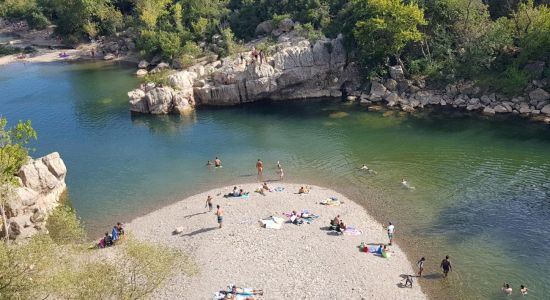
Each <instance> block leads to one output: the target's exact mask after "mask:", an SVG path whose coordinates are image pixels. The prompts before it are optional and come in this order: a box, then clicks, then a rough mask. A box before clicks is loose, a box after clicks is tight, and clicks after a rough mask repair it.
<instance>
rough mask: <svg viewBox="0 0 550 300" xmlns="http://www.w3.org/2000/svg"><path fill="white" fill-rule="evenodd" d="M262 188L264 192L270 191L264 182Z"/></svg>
mask: <svg viewBox="0 0 550 300" xmlns="http://www.w3.org/2000/svg"><path fill="white" fill-rule="evenodd" d="M262 188H263V189H264V190H266V191H270V192H271V189H270V188H269V186H267V182H264V184H262Z"/></svg>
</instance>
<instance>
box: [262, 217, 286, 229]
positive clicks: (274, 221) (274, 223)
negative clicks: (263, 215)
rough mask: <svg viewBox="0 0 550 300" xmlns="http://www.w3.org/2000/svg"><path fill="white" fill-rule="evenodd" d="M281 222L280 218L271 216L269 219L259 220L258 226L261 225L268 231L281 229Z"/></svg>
mask: <svg viewBox="0 0 550 300" xmlns="http://www.w3.org/2000/svg"><path fill="white" fill-rule="evenodd" d="M283 222H284V220H283V219H282V218H279V217H273V216H271V217H269V218H268V219H263V220H260V224H261V225H262V227H264V228H268V229H281V227H282V226H283Z"/></svg>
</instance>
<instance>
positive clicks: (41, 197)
mask: <svg viewBox="0 0 550 300" xmlns="http://www.w3.org/2000/svg"><path fill="white" fill-rule="evenodd" d="M66 174H67V168H66V167H65V163H64V162H63V160H62V159H61V157H60V156H59V153H57V152H54V153H51V154H48V155H46V156H44V157H41V158H37V159H29V161H28V162H27V163H25V164H24V165H23V166H22V167H21V169H20V170H19V172H18V174H17V177H19V179H20V186H19V187H16V188H15V193H14V194H15V195H16V197H14V198H13V199H11V201H9V202H8V203H7V205H6V215H7V217H8V219H7V223H8V224H9V226H8V227H9V229H8V231H9V236H10V238H11V239H24V238H28V237H30V236H32V235H33V234H35V233H37V232H41V231H44V230H46V229H45V222H46V219H47V217H48V214H49V213H50V212H51V211H52V210H53V209H54V208H55V207H56V206H57V205H58V203H59V199H60V197H61V195H62V193H63V192H65V190H66V184H65V175H66ZM0 222H1V219H0ZM0 227H1V229H0V231H2V230H3V226H0ZM0 235H1V236H3V232H2V233H0Z"/></svg>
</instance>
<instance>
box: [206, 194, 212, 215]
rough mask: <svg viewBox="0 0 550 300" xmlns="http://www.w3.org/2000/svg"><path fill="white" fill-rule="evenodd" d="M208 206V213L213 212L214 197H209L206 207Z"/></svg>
mask: <svg viewBox="0 0 550 300" xmlns="http://www.w3.org/2000/svg"><path fill="white" fill-rule="evenodd" d="M206 206H208V211H212V196H210V195H208V197H207V198H206V205H205V207H206Z"/></svg>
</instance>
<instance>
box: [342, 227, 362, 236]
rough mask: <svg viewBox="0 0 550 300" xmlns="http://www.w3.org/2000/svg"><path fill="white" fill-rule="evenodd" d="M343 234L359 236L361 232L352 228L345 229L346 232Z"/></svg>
mask: <svg viewBox="0 0 550 300" xmlns="http://www.w3.org/2000/svg"><path fill="white" fill-rule="evenodd" d="M344 234H347V235H360V234H361V230H359V229H357V228H354V227H348V228H346V230H345V231H344Z"/></svg>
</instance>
